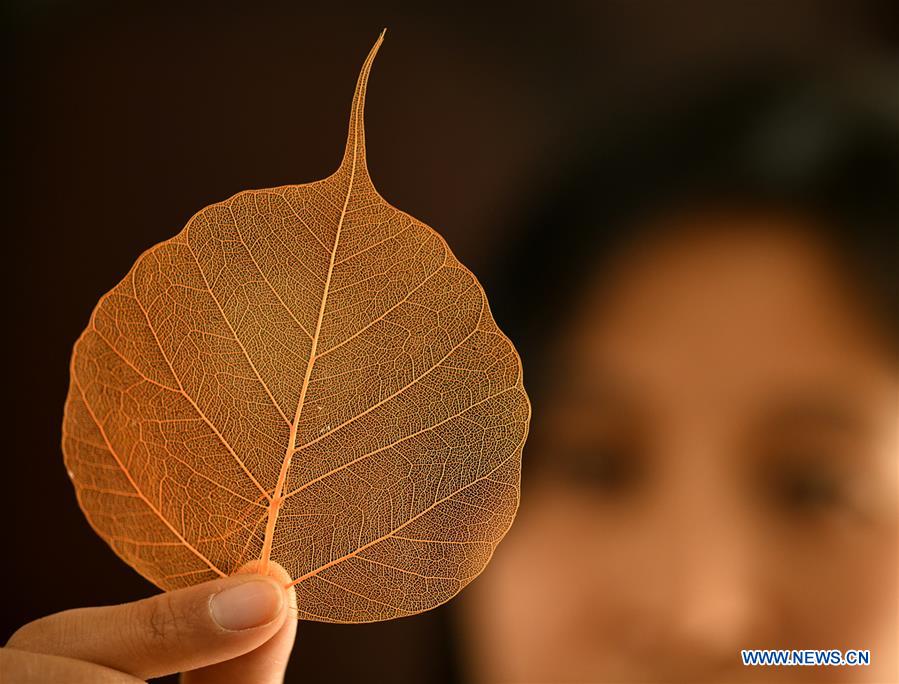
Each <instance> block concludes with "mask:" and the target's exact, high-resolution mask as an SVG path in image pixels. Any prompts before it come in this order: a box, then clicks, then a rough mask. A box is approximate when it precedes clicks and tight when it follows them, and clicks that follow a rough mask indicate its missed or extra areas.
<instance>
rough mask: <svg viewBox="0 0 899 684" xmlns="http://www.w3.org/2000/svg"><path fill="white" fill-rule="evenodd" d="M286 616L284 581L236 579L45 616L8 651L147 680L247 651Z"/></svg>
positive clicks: (22, 632)
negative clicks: (70, 661) (72, 661)
mask: <svg viewBox="0 0 899 684" xmlns="http://www.w3.org/2000/svg"><path fill="white" fill-rule="evenodd" d="M287 613H288V596H287V593H286V592H285V590H284V589H283V584H280V583H279V582H278V581H277V580H275V579H273V578H272V577H263V576H261V575H235V576H233V577H228V578H225V579H219V580H214V581H212V582H207V583H205V584H198V585H196V586H193V587H188V588H187V589H180V590H178V591H172V592H167V593H164V594H160V595H158V596H153V597H152V598H148V599H144V600H142V601H136V602H134V603H126V604H123V605H119V606H108V607H102V608H81V609H77V610H68V611H65V612H62V613H57V614H55V615H50V616H48V617H45V618H42V619H40V620H36V621H35V622H31V623H29V624H27V625H25V626H24V627H22V628H21V629H19V631H17V632H16V633H15V634H13V636H12V638H11V639H10V640H9V643H8V644H7V646H9V647H11V648H17V649H20V650H23V651H32V652H35V653H45V654H49V655H58V656H65V657H68V658H75V659H77V660H85V661H88V662H92V663H96V664H97V665H104V666H106V667H111V668H113V669H116V670H119V671H121V672H127V673H129V674H133V675H135V676H137V677H139V678H141V679H149V678H151V677H159V676H162V675H166V674H172V673H175V672H183V671H185V670H192V669H195V668H200V667H205V666H208V665H211V664H213V663H218V662H222V661H225V660H229V659H232V658H237V657H238V656H241V655H243V654H244V653H247V652H249V651H252V650H253V649H255V648H256V647H258V646H260V645H261V644H263V643H265V642H266V641H268V640H269V639H270V638H271V637H272V636H274V635H275V634H276V633H277V632H278V631H279V630H280V628H281V626H282V624H283V623H284V621H285V618H286V617H287Z"/></svg>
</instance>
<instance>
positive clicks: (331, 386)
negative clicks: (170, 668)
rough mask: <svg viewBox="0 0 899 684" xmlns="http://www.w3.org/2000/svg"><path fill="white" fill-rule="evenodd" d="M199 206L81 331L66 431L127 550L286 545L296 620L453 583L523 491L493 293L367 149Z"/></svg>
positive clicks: (155, 556) (353, 134)
mask: <svg viewBox="0 0 899 684" xmlns="http://www.w3.org/2000/svg"><path fill="white" fill-rule="evenodd" d="M383 36H384V34H383V33H382V34H381V36H380V37H379V38H378V41H377V42H376V43H375V45H374V47H373V48H372V50H371V53H370V54H369V55H368V58H367V59H366V60H365V63H364V64H363V66H362V71H361V73H360V75H359V79H358V82H357V84H356V92H355V95H354V98H353V105H352V110H351V115H350V127H349V135H348V138H347V144H346V151H345V153H344V158H343V161H342V163H341V165H340V168H338V169H337V171H336V172H335V173H334V174H333V175H331V176H329V177H328V178H326V179H324V180H322V181H318V182H316V183H309V184H306V185H289V186H283V187H278V188H270V189H265V190H249V191H246V192H241V193H238V194H237V195H235V196H234V197H232V198H230V199H228V200H225V201H224V202H219V203H217V204H213V205H211V206H209V207H206V208H205V209H203V210H202V211H200V212H199V213H197V214H196V215H195V216H194V217H193V218H192V219H191V220H190V221H189V222H188V223H187V225H186V226H185V227H184V229H183V230H182V231H181V232H180V233H178V235H176V236H175V237H173V238H171V239H170V240H167V241H165V242H162V243H161V244H158V245H156V246H155V247H153V248H151V249H150V250H148V251H147V252H146V253H144V254H143V255H142V256H141V257H140V258H139V259H138V260H137V263H135V265H134V266H133V268H132V269H131V271H130V272H129V273H128V275H127V276H125V278H124V279H123V280H122V282H120V283H119V284H118V285H117V286H116V287H115V288H114V289H113V290H112V291H110V292H109V293H107V294H106V295H105V296H104V297H103V298H102V299H101V300H100V302H99V303H98V304H97V307H96V309H95V310H94V313H93V315H92V316H91V320H90V323H89V325H88V327H87V329H86V330H85V331H84V333H83V334H82V335H81V337H80V338H79V339H78V341H77V343H76V344H75V349H74V352H73V354H72V363H71V384H70V388H69V394H68V398H67V401H66V410H65V418H64V424H63V450H64V452H65V460H66V465H67V467H68V470H69V474H70V476H71V478H72V481H73V483H74V485H75V488H76V490H77V493H78V500H79V502H80V504H81V507H82V509H83V510H84V513H85V515H86V516H87V518H88V520H89V521H90V523H91V525H92V526H93V527H94V529H95V530H96V531H97V532H98V533H99V534H100V535H101V536H102V537H103V538H104V539H105V540H106V541H107V542H108V543H109V544H110V546H112V548H113V549H114V550H115V551H116V553H117V554H118V555H119V556H121V557H122V558H123V559H124V560H125V561H126V562H128V563H129V564H130V565H131V566H133V567H134V568H135V569H136V570H137V571H138V572H140V573H141V574H142V575H143V576H144V577H146V578H147V579H149V580H150V581H152V582H153V583H155V584H156V585H158V586H159V587H161V588H163V589H174V588H177V587H182V586H185V585H189V584H193V583H196V582H201V581H205V580H208V579H213V578H215V577H217V576H225V575H228V574H230V573H232V572H234V571H235V570H236V569H237V568H239V567H240V566H241V565H243V564H244V563H247V562H248V561H252V560H258V561H259V563H260V567H261V569H262V571H263V572H264V571H265V569H266V568H267V567H268V565H269V563H270V562H271V561H276V562H278V563H280V564H281V565H282V566H283V567H284V568H285V569H286V570H287V572H288V573H290V576H291V578H292V582H291V584H293V585H295V586H296V589H297V594H298V602H299V617H301V618H304V619H310V620H322V621H328V622H369V621H374V620H386V619H390V618H395V617H400V616H403V615H409V614H412V613H417V612H420V611H424V610H428V609H429V608H433V607H434V606H437V605H439V604H440V603H443V602H444V601H447V600H448V599H450V598H451V597H452V596H454V595H455V594H456V593H457V592H458V591H459V590H460V589H461V588H462V587H463V586H465V584H467V583H468V582H469V581H470V580H471V579H472V578H473V577H475V576H476V575H477V574H478V573H479V572H480V571H481V570H482V569H483V568H484V566H485V565H486V563H487V561H488V560H489V559H490V556H491V554H492V553H493V550H494V548H495V547H496V544H497V543H498V542H499V540H500V539H501V538H502V536H503V535H504V534H505V533H506V531H507V530H508V528H509V525H510V524H511V523H512V519H513V517H514V515H515V511H516V509H517V507H518V496H519V473H520V466H521V450H522V446H523V443H524V440H525V437H526V435H527V425H528V420H529V417H530V405H529V403H528V399H527V396H526V394H525V392H524V388H523V385H522V378H521V363H520V360H519V358H518V355H517V354H516V352H515V349H514V348H513V347H512V344H511V343H510V342H509V340H508V339H507V338H506V337H505V336H504V335H503V334H502V333H501V332H500V331H499V329H498V328H497V326H496V324H495V323H494V321H493V318H492V316H491V314H490V310H489V307H488V305H487V300H486V297H485V295H484V291H483V289H482V288H481V286H480V284H479V283H478V281H477V280H476V279H475V277H474V276H473V275H472V274H471V273H470V272H469V271H468V270H467V269H466V268H465V267H464V266H462V265H461V264H460V263H459V261H458V260H456V258H455V257H454V256H453V254H452V253H451V251H450V249H449V247H448V246H447V245H446V243H445V242H444V240H443V239H442V238H441V237H440V236H439V235H438V234H437V233H436V232H434V230H432V229H431V228H429V227H428V226H426V225H424V224H423V223H421V222H420V221H417V220H416V219H414V218H412V217H411V216H409V215H408V214H405V213H403V212H402V211H399V210H398V209H395V208H394V207H392V206H391V205H390V204H388V203H387V202H386V201H385V200H384V199H383V198H382V197H381V196H380V195H379V194H378V193H377V191H376V190H375V188H374V186H373V185H372V182H371V179H370V177H369V174H368V169H367V166H366V161H365V135H364V127H363V106H364V103H365V92H366V88H367V85H368V77H369V71H370V69H371V64H372V61H373V60H374V57H375V54H376V53H377V51H378V48H379V46H380V45H381V42H382V41H383Z"/></svg>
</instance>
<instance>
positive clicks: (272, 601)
mask: <svg viewBox="0 0 899 684" xmlns="http://www.w3.org/2000/svg"><path fill="white" fill-rule="evenodd" d="M286 605H287V596H286V595H285V591H284V588H283V587H282V586H281V585H280V584H279V583H278V582H277V581H275V580H274V579H273V578H271V577H263V576H261V575H260V576H258V578H253V579H251V580H249V581H244V582H241V583H240V584H237V585H235V586H231V587H228V588H226V589H223V590H222V591H219V592H218V593H216V594H213V595H212V597H211V598H210V600H209V612H210V615H211V616H212V619H213V621H214V622H215V623H216V624H217V625H218V626H219V627H221V628H222V629H223V630H226V631H242V630H245V629H252V628H255V627H262V626H265V625H267V624H269V623H271V622H273V621H275V620H276V619H277V618H278V617H281V616H282V614H283V613H284V611H285V608H286Z"/></svg>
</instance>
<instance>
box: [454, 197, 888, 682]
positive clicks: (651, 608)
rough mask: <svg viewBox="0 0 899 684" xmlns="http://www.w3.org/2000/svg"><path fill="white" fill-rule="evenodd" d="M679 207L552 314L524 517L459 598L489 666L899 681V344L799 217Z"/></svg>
mask: <svg viewBox="0 0 899 684" xmlns="http://www.w3.org/2000/svg"><path fill="white" fill-rule="evenodd" d="M665 224H666V226H668V227H670V228H672V230H671V231H666V232H665V235H667V236H668V237H664V238H661V237H660V238H655V239H653V240H650V241H649V242H648V243H647V244H645V245H644V246H641V247H639V248H635V249H633V250H631V251H630V252H629V253H628V254H627V255H626V256H623V257H622V258H620V259H619V260H618V265H617V267H616V268H614V269H613V272H611V273H605V274H603V278H602V280H601V282H600V280H599V279H597V281H596V283H594V288H593V289H594V290H595V291H594V292H593V293H592V294H590V295H589V296H587V297H586V299H585V302H586V303H585V304H584V305H583V306H582V307H581V310H580V313H579V315H577V316H576V317H575V320H573V321H572V322H571V324H570V325H569V326H568V327H567V328H566V329H565V330H560V331H559V338H558V342H557V344H556V346H555V351H554V354H553V356H552V361H551V366H552V368H553V381H552V388H551V390H550V391H549V393H548V394H545V395H544V396H543V397H542V401H539V402H538V403H537V405H535V412H534V421H535V425H534V439H533V441H532V443H531V444H529V447H528V450H527V451H526V454H525V468H526V469H532V470H531V471H530V472H529V473H528V477H529V479H527V480H526V482H525V485H526V486H525V489H524V492H523V498H522V508H521V511H520V517H519V519H518V521H517V522H516V524H515V526H513V528H512V531H511V532H510V533H509V536H508V538H507V540H506V541H505V542H503V544H502V546H501V547H500V549H499V552H498V553H497V555H496V558H495V559H494V561H493V562H492V563H491V566H490V568H489V569H488V571H487V572H485V573H484V575H483V577H482V579H480V580H478V581H477V582H476V583H475V584H474V585H473V587H472V589H471V594H470V595H468V596H467V598H466V599H465V600H464V601H463V607H464V609H465V615H464V620H465V621H466V625H465V627H466V633H467V634H468V639H469V643H468V644H467V645H468V646H469V652H470V654H471V663H472V668H473V671H474V674H475V677H476V678H477V677H481V678H482V679H483V680H484V681H489V682H503V681H505V682H559V681H589V682H615V683H620V682H694V681H695V682H700V681H709V682H728V683H730V682H740V681H760V680H763V681H788V682H801V681H838V682H854V681H878V682H883V681H896V680H895V679H894V678H895V677H896V644H897V630H896V622H897V606H899V596H897V577H899V568H897V545H899V510H897V489H899V371H897V368H896V365H895V361H894V358H893V357H892V355H891V354H890V352H889V351H888V350H887V348H886V346H885V345H883V343H882V340H881V338H880V337H879V336H878V334H877V332H876V330H875V326H874V325H873V321H872V318H871V317H870V316H869V315H868V312H867V311H865V309H864V307H863V306H862V305H861V303H860V300H859V299H856V298H855V297H854V296H853V293H852V289H851V287H850V286H849V285H848V284H847V283H846V282H845V281H844V279H843V277H842V276H841V275H840V273H841V271H840V269H839V268H837V267H836V266H835V265H834V264H833V263H832V259H831V258H830V256H829V255H828V254H827V252H826V250H825V249H824V248H822V247H819V246H816V243H815V241H814V239H812V238H809V237H805V236H804V234H803V232H802V230H801V228H802V227H801V225H799V224H798V223H797V222H796V221H795V220H792V219H790V218H787V217H778V216H750V215H748V214H734V215H726V214H723V213H705V214H702V213H692V214H689V215H687V214H684V215H682V216H679V217H676V218H674V217H669V218H667V219H665ZM747 648H787V649H835V648H838V649H844V650H845V649H870V650H871V659H872V665H871V667H868V668H865V667H856V668H839V667H833V668H824V667H793V668H761V667H760V668H746V667H743V665H742V661H741V658H740V650H741V649H747Z"/></svg>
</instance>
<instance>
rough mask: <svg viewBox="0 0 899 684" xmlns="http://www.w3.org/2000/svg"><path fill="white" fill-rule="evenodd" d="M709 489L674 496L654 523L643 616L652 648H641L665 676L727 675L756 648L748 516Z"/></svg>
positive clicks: (758, 601)
mask: <svg viewBox="0 0 899 684" xmlns="http://www.w3.org/2000/svg"><path fill="white" fill-rule="evenodd" d="M695 484H696V483H694V486H695ZM709 489H712V488H709ZM709 489H706V490H705V491H703V492H699V491H692V492H691V491H685V492H682V493H681V495H679V496H676V497H672V498H671V499H670V500H669V501H668V502H666V505H665V506H663V507H660V509H659V512H658V514H657V515H656V516H654V517H655V523H654V526H655V527H656V529H657V530H658V534H657V535H654V536H655V538H656V540H657V541H658V544H657V546H656V551H655V552H654V555H655V559H654V561H653V566H654V568H655V569H654V570H653V571H652V572H653V574H654V576H655V577H654V579H655V582H654V584H655V587H654V588H653V590H652V592H651V601H652V605H651V606H647V609H648V610H647V612H646V613H645V614H644V618H645V619H648V620H649V621H650V623H651V624H652V626H653V628H652V629H650V630H648V632H647V636H649V638H650V639H651V640H652V642H654V643H644V646H645V647H648V648H650V649H651V650H652V651H653V652H654V653H655V654H656V656H655V658H656V659H657V660H658V661H663V662H665V663H667V664H668V666H670V667H671V668H672V671H690V672H693V671H696V672H699V671H711V672H714V671H720V670H721V669H722V668H730V667H731V666H732V664H733V663H738V662H739V658H740V649H743V648H757V647H759V644H761V643H762V642H761V641H760V639H763V638H764V636H765V630H766V628H765V626H764V624H763V622H764V615H762V612H763V610H764V606H766V605H768V604H767V602H766V601H765V600H764V598H763V596H762V593H763V591H764V587H763V585H762V573H761V567H760V561H761V555H760V554H759V553H757V551H758V550H759V548H758V542H757V540H756V538H755V532H754V531H753V529H752V522H751V516H750V515H749V514H748V512H746V511H742V510H741V508H740V503H739V502H738V501H737V500H735V498H734V497H730V496H728V494H727V493H726V492H722V491H721V490H720V489H717V490H716V491H709ZM650 635H651V636H650ZM769 636H770V635H769Z"/></svg>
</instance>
